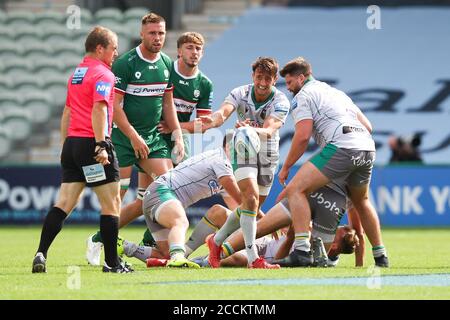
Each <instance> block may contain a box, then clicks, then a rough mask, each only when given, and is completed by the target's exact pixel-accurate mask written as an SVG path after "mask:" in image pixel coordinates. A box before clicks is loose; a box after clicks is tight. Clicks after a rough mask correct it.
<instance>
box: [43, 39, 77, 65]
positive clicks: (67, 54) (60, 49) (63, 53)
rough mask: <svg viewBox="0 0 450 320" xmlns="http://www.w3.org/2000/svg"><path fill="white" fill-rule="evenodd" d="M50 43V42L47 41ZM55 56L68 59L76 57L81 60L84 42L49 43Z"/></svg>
mask: <svg viewBox="0 0 450 320" xmlns="http://www.w3.org/2000/svg"><path fill="white" fill-rule="evenodd" d="M49 45H50V43H49ZM51 48H52V49H53V54H54V55H55V57H58V58H64V59H69V58H72V57H76V58H78V59H80V60H81V57H82V56H83V55H84V51H85V50H84V44H82V45H80V44H78V43H73V42H70V41H66V42H58V43H55V44H52V45H51Z"/></svg>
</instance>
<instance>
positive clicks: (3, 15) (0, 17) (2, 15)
mask: <svg viewBox="0 0 450 320" xmlns="http://www.w3.org/2000/svg"><path fill="white" fill-rule="evenodd" d="M5 21H6V13H5V12H4V11H3V10H1V9H0V24H4V23H5Z"/></svg>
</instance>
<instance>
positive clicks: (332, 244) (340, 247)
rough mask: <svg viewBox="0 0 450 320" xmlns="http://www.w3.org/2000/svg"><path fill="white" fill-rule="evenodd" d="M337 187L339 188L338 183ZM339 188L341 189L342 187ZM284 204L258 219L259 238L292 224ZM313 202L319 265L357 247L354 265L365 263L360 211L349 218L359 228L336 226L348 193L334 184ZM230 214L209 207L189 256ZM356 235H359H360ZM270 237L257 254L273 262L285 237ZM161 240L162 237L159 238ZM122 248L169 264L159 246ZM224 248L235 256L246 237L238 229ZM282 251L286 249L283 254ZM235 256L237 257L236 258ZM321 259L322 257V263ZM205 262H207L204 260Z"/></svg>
mask: <svg viewBox="0 0 450 320" xmlns="http://www.w3.org/2000/svg"><path fill="white" fill-rule="evenodd" d="M334 187H335V188H336V189H338V188H337V185H336V186H334ZM338 190H339V189H338ZM340 191H341V192H342V190H340ZM285 203H287V201H285V200H284V201H283V202H282V203H281V204H277V205H276V206H275V207H273V208H272V209H271V210H269V212H268V213H267V214H266V215H265V216H264V217H263V218H261V219H260V220H259V221H258V222H257V231H256V232H257V238H259V237H263V236H265V235H267V234H270V233H273V232H275V231H276V230H278V229H279V228H283V227H287V226H289V225H290V224H291V219H290V216H289V211H288V210H287V209H286V205H285ZM310 203H311V207H312V208H314V210H313V212H314V218H313V239H315V240H316V239H317V238H318V237H322V238H323V239H325V240H324V241H325V247H326V249H325V248H323V250H320V249H321V248H319V246H320V243H319V242H318V241H317V240H316V241H315V242H317V245H313V248H315V249H316V250H315V252H316V253H317V254H316V255H315V259H316V264H317V265H324V263H323V261H325V262H327V257H326V252H327V251H328V252H329V254H330V261H328V264H331V265H333V264H336V263H337V259H338V255H339V254H340V253H352V252H353V251H354V250H355V249H356V263H355V264H356V266H362V263H363V254H364V250H363V247H364V242H363V240H362V241H361V245H359V246H356V245H355V244H356V243H358V238H361V239H363V234H362V231H361V227H360V225H359V219H358V216H357V213H356V212H355V211H354V210H351V211H350V212H349V221H350V222H353V224H354V226H355V228H356V230H358V231H356V230H354V229H353V228H351V227H349V226H346V227H339V228H338V229H336V227H337V225H338V224H339V221H340V218H341V217H342V214H343V209H340V208H339V206H344V207H345V205H346V203H345V196H342V195H339V193H338V192H337V191H334V190H333V189H331V187H324V188H322V189H321V190H319V191H318V192H317V193H314V194H312V195H311V197H310ZM330 209H331V210H330ZM230 214H235V213H232V211H231V210H228V209H226V208H224V207H223V206H221V205H215V206H213V207H212V208H211V209H210V210H208V212H207V214H206V215H205V217H203V218H202V220H201V221H200V222H199V224H198V225H197V226H196V227H195V229H194V231H193V232H192V235H191V237H190V238H189V240H188V241H187V243H186V256H188V255H189V254H190V253H191V252H193V251H195V250H196V249H197V248H198V247H200V245H202V244H203V242H204V241H205V239H206V238H207V236H208V235H210V234H213V232H214V230H215V229H218V228H220V227H221V226H222V225H223V224H224V223H225V221H226V220H227V217H228V216H229V215H230ZM330 230H333V231H330ZM335 231H336V233H335ZM357 234H359V237H358V235H357ZM268 239H269V238H267V237H264V238H261V239H259V240H258V241H257V249H258V254H259V255H260V256H261V257H263V258H265V259H266V261H268V262H269V263H270V261H272V260H273V259H274V253H275V252H276V249H277V248H279V247H280V246H281V244H282V243H283V240H284V239H285V237H281V239H273V240H271V241H268ZM159 240H162V239H161V238H160V239H159ZM291 245H292V242H291V243H290V245H289V244H288V243H286V244H285V245H284V246H283V247H285V248H288V249H290V248H291ZM267 246H268V247H269V248H270V249H269V250H267V249H266V247H267ZM159 247H161V248H163V247H167V245H166V244H165V245H161V243H160V246H159ZM355 247H356V248H355ZM123 248H124V253H125V254H126V255H127V256H128V257H135V258H138V259H140V260H141V261H144V262H147V266H149V267H151V266H164V265H165V264H166V260H165V259H166V257H167V252H164V251H161V250H158V249H157V248H154V247H153V248H152V247H146V246H137V245H136V244H134V243H132V242H129V241H126V240H125V241H123ZM224 248H225V250H223V252H227V253H224V254H223V255H222V257H223V258H226V257H227V256H230V255H232V253H234V252H235V251H237V250H240V249H243V248H244V238H243V235H242V231H240V230H238V231H237V232H235V233H233V234H232V235H231V236H230V237H229V238H228V240H227V241H226V242H225V243H224ZM282 252H284V255H283V254H282ZM289 252H290V250H286V249H284V251H280V254H279V255H278V256H279V258H282V257H285V256H286V255H288V254H289ZM234 259H237V260H236V261H234ZM319 260H322V263H321V262H320V261H319ZM194 261H202V258H201V257H200V259H194ZM233 261H234V262H233ZM237 261H242V258H241V257H240V256H235V258H232V259H227V261H225V262H224V264H225V265H236V264H238V263H237ZM202 264H205V263H204V262H202ZM238 265H241V264H238ZM220 266H223V264H222V262H220Z"/></svg>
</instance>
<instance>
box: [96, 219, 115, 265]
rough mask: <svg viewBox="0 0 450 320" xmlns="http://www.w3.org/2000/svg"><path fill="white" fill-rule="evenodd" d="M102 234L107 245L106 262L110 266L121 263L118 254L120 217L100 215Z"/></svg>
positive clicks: (105, 245)
mask: <svg viewBox="0 0 450 320" xmlns="http://www.w3.org/2000/svg"><path fill="white" fill-rule="evenodd" d="M100 234H101V235H102V239H103V246H104V247H105V262H106V264H107V265H108V266H109V267H116V266H117V265H118V264H119V258H118V256H117V237H118V236H119V217H116V216H109V215H108V216H107V215H101V216H100Z"/></svg>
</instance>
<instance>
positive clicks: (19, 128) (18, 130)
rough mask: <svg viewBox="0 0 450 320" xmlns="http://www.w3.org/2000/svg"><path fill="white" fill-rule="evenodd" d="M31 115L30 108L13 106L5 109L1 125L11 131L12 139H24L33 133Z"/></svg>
mask: <svg viewBox="0 0 450 320" xmlns="http://www.w3.org/2000/svg"><path fill="white" fill-rule="evenodd" d="M31 117H32V114H31V113H30V111H29V110H24V109H22V108H17V107H14V106H12V107H11V108H8V109H7V110H4V112H3V119H2V122H1V125H2V127H3V128H5V129H6V130H8V131H9V132H10V137H11V140H13V141H17V140H23V139H25V138H27V137H28V136H29V135H30V134H31V129H32V126H31Z"/></svg>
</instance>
